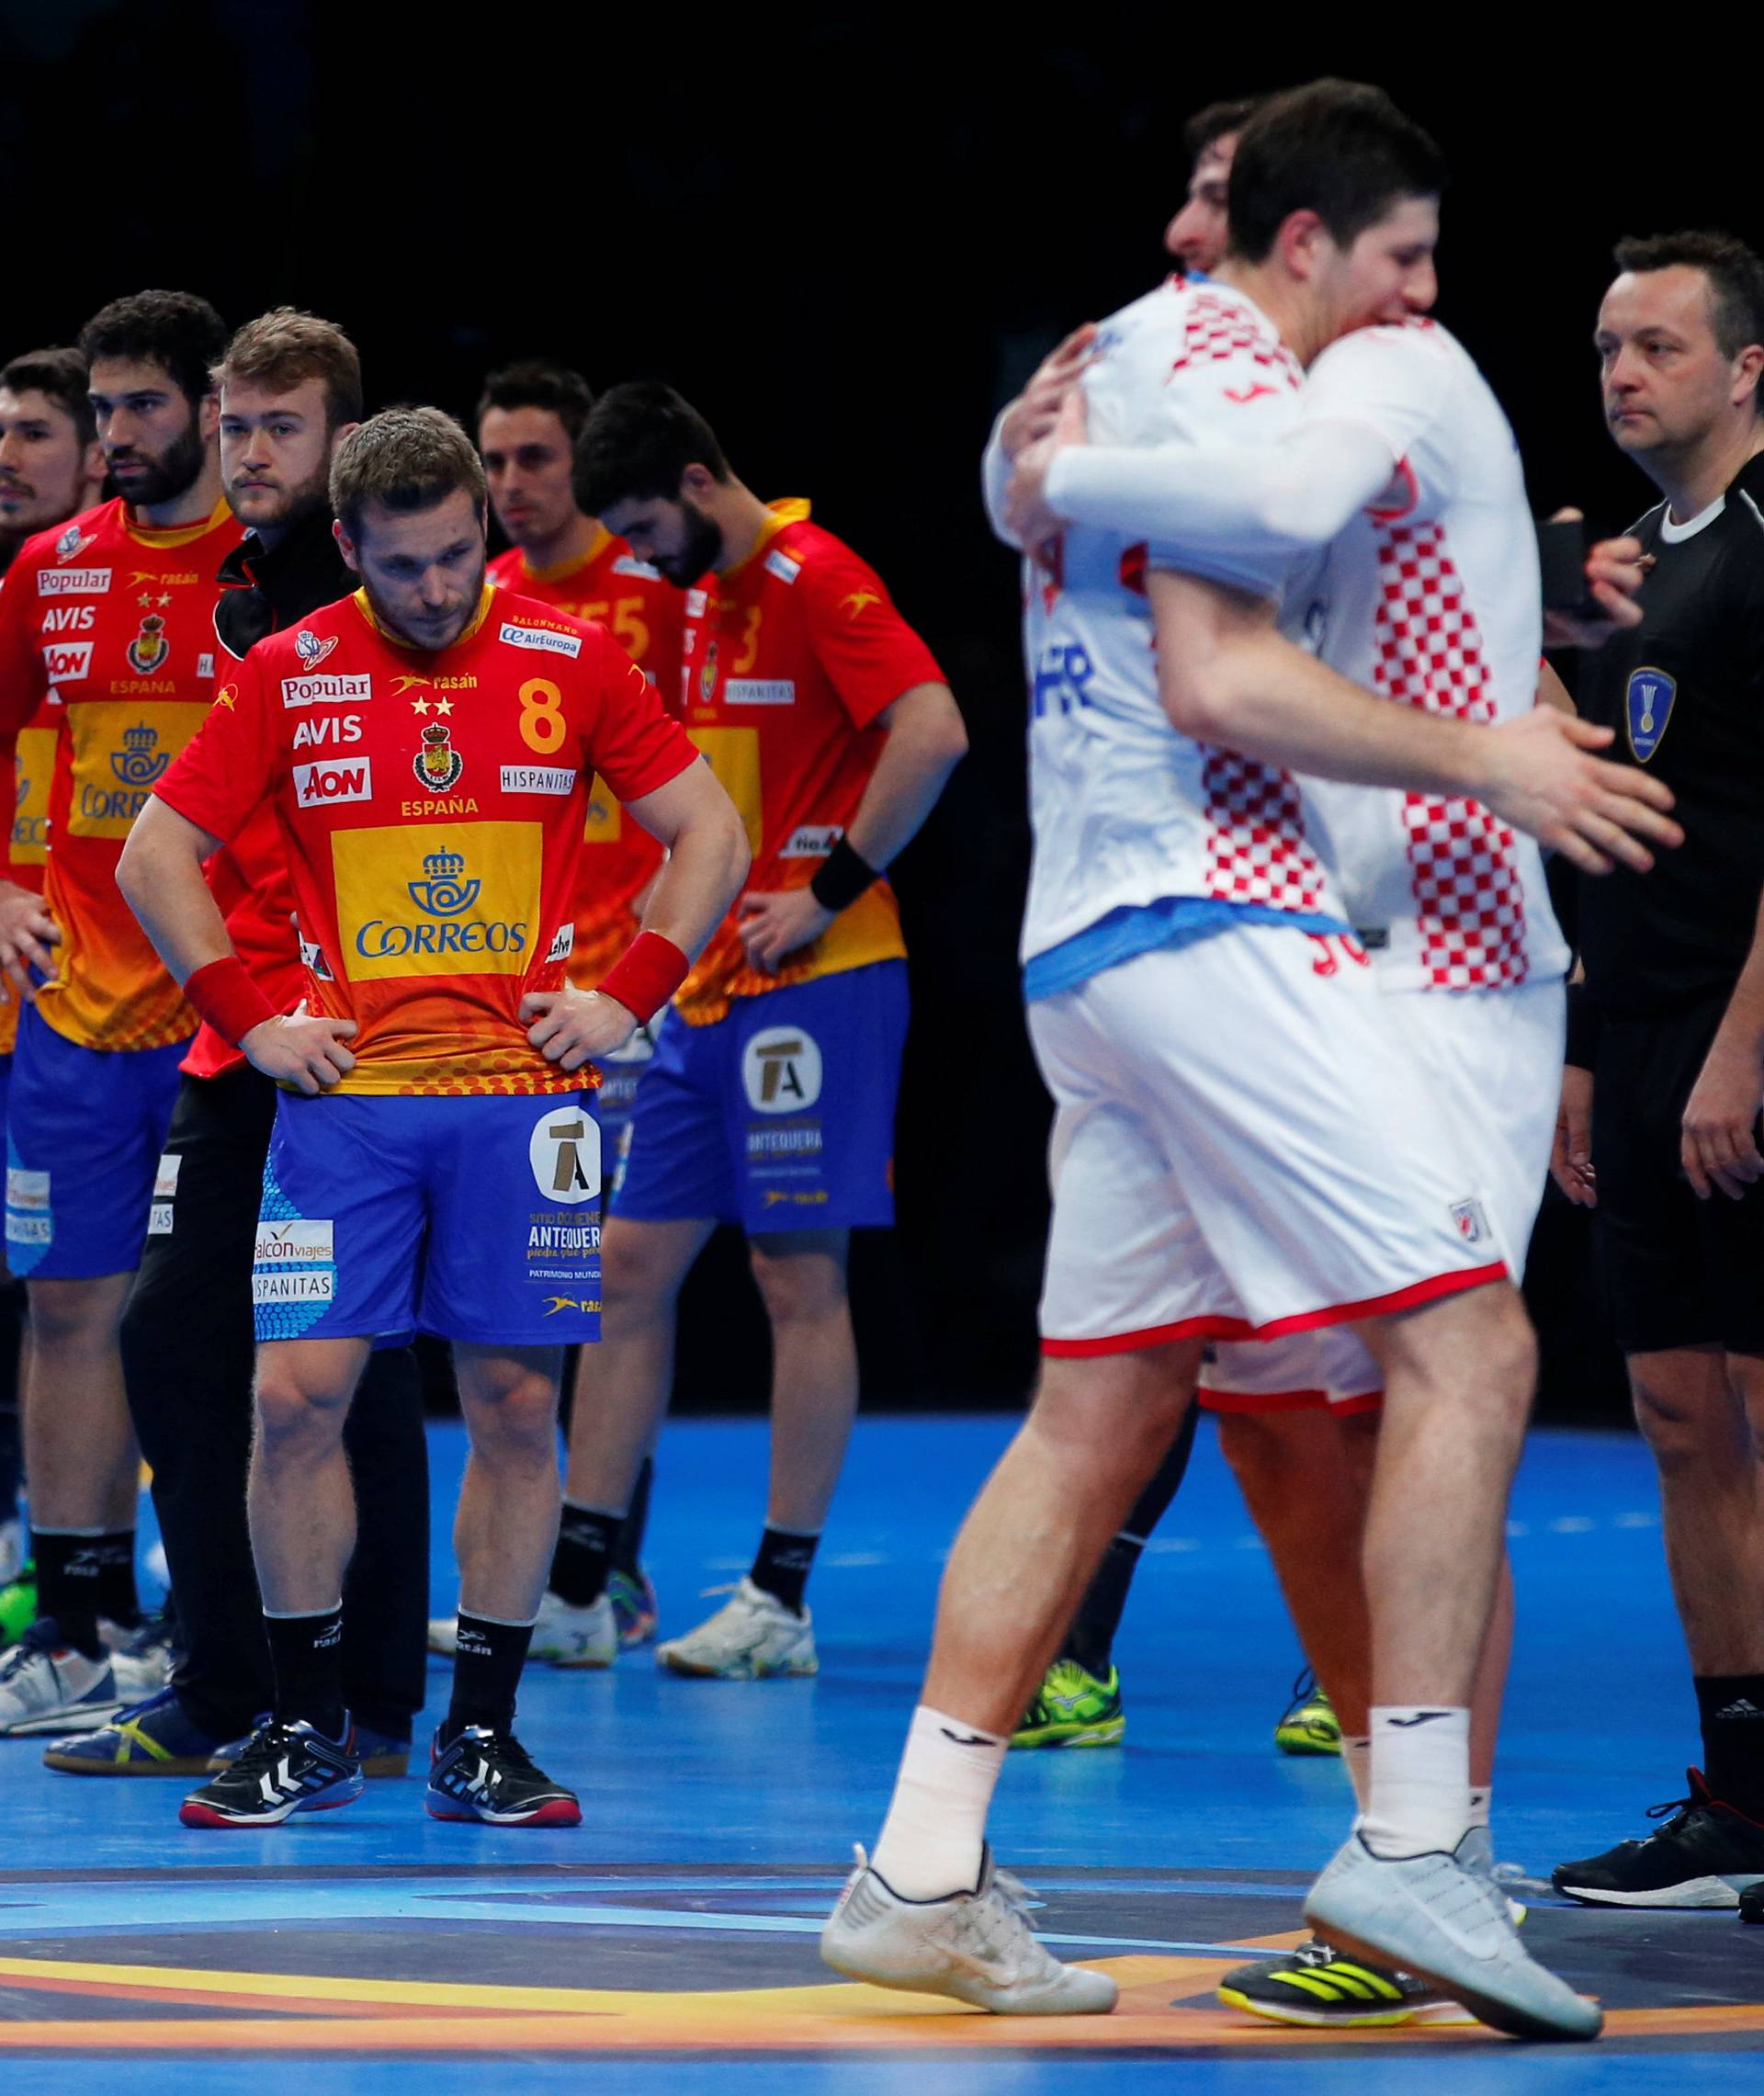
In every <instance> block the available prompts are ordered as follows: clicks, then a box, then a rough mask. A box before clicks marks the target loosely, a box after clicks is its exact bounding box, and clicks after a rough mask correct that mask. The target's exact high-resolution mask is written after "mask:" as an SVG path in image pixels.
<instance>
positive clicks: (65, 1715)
mask: <svg viewBox="0 0 1764 2096" xmlns="http://www.w3.org/2000/svg"><path fill="white" fill-rule="evenodd" d="M128 1708H129V1705H127V1704H126V1703H124V1702H122V1701H121V1700H120V1698H119V1700H118V1701H117V1702H115V1703H83V1704H81V1705H79V1707H78V1708H77V1709H75V1710H61V1711H57V1712H56V1713H55V1714H54V1715H53V1716H39V1717H18V1718H15V1719H14V1720H13V1721H12V1723H11V1724H10V1725H0V1739H41V1738H42V1736H43V1734H44V1733H45V1732H61V1733H67V1732H72V1731H75V1730H77V1729H78V1728H79V1727H80V1726H81V1725H83V1724H85V1721H86V1720H87V1719H88V1718H90V1719H91V1721H92V1723H91V1729H92V1730H93V1731H94V1732H96V1731H99V1730H101V1729H102V1728H103V1727H105V1726H107V1724H109V1722H110V1720H111V1719H112V1718H113V1717H115V1716H117V1715H118V1713H119V1711H124V1710H127V1709H128Z"/></svg>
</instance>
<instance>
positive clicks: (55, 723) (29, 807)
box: [0, 689, 62, 1055]
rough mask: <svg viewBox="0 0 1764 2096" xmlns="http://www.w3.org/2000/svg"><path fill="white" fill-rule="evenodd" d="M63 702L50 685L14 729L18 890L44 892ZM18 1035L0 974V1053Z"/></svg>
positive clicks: (8, 987) (9, 854)
mask: <svg viewBox="0 0 1764 2096" xmlns="http://www.w3.org/2000/svg"><path fill="white" fill-rule="evenodd" d="M61 732H62V702H61V700H60V698H59V697H57V696H56V694H55V692H54V691H53V690H52V689H51V691H50V693H49V694H48V696H47V697H45V698H44V700H43V703H42V704H41V705H40V707H39V708H37V710H36V712H35V713H33V714H32V715H31V717H30V723H29V725H28V727H26V728H22V729H20V731H19V733H18V745H17V750H16V752H15V753H14V758H13V810H12V840H11V843H10V844H8V846H7V848H6V862H7V863H6V877H7V878H8V879H9V880H12V881H15V882H16V883H17V885H18V887H20V888H33V889H36V891H37V893H38V894H39V895H40V894H41V893H42V892H43V877H44V875H45V874H46V872H47V871H48V865H49V787H50V781H51V778H52V777H53V776H54V772H55V745H56V743H57V742H59V741H60V740H61ZM17 1038H18V996H17V991H15V990H14V989H13V987H12V983H11V980H10V979H9V978H8V977H6V976H3V975H0V1055H10V1054H11V1053H12V1050H13V1047H14V1044H15V1043H16V1042H17Z"/></svg>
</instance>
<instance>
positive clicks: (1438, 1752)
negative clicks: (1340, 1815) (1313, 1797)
mask: <svg viewBox="0 0 1764 2096" xmlns="http://www.w3.org/2000/svg"><path fill="white" fill-rule="evenodd" d="M1469 1824H1470V1713H1469V1711H1468V1710H1467V1709H1463V1708H1459V1709H1450V1708H1442V1706H1441V1705H1437V1704H1390V1703H1385V1704H1374V1705H1373V1711H1372V1796H1371V1798H1370V1799H1369V1801H1368V1803H1367V1805H1366V1807H1365V1809H1364V1811H1363V1812H1362V1813H1361V1815H1360V1822H1359V1827H1360V1838H1361V1840H1362V1841H1364V1842H1365V1844H1366V1846H1367V1848H1369V1849H1370V1850H1371V1851H1372V1852H1373V1853H1374V1855H1378V1856H1419V1855H1424V1854H1426V1853H1427V1852H1429V1851H1430V1850H1432V1849H1442V1850H1443V1851H1444V1852H1446V1854H1448V1855H1450V1854H1451V1852H1452V1851H1453V1849H1455V1848H1456V1847H1457V1845H1458V1843H1459V1842H1460V1841H1463V1839H1464V1830H1465V1829H1466V1828H1467V1827H1468V1826H1469Z"/></svg>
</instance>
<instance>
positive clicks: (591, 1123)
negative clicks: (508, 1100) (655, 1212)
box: [526, 1099, 600, 1251]
mask: <svg viewBox="0 0 1764 2096" xmlns="http://www.w3.org/2000/svg"><path fill="white" fill-rule="evenodd" d="M526 1154H527V1157H528V1159H529V1161H531V1163H532V1166H533V1184H535V1185H536V1186H537V1188H538V1190H539V1192H540V1193H541V1194H542V1195H544V1196H545V1198H546V1200H547V1201H558V1202H561V1203H562V1204H563V1206H564V1207H571V1208H576V1207H582V1204H583V1203H584V1202H587V1201H592V1200H593V1199H594V1197H595V1195H598V1193H599V1192H600V1124H599V1122H598V1121H596V1120H595V1118H594V1116H593V1115H592V1114H591V1113H590V1112H589V1111H588V1109H587V1107H585V1106H584V1105H582V1104H581V1103H580V1101H578V1100H573V1099H561V1100H560V1101H559V1102H558V1104H557V1105H554V1106H552V1107H551V1108H550V1109H549V1110H548V1112H546V1113H543V1114H541V1115H540V1116H539V1117H538V1119H537V1121H536V1122H535V1123H534V1124H533V1134H532V1137H531V1139H529V1141H528V1143H527V1147H526ZM547 1249H548V1250H551V1251H574V1250H584V1251H585V1250H587V1249H589V1248H588V1247H586V1246H582V1247H576V1246H572V1245H559V1244H552V1245H550V1246H548V1248H547Z"/></svg>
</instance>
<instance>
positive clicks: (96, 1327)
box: [30, 1279, 128, 1353]
mask: <svg viewBox="0 0 1764 2096" xmlns="http://www.w3.org/2000/svg"><path fill="white" fill-rule="evenodd" d="M127 1300H128V1297H127V1295H126V1293H125V1292H124V1291H122V1290H120V1289H119V1288H118V1287H117V1286H115V1285H114V1284H113V1282H112V1281H111V1280H109V1279H105V1280H102V1281H33V1282H31V1284H30V1338H31V1344H32V1345H33V1346H35V1347H37V1348H38V1349H39V1350H40V1351H47V1352H50V1353H57V1352H62V1351H71V1350H82V1349H87V1348H92V1347H99V1346H105V1345H111V1344H114V1343H115V1342H116V1338H117V1331H118V1328H119V1325H120V1323H121V1321H122V1312H123V1306H124V1304H125V1303H126V1302H127Z"/></svg>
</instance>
